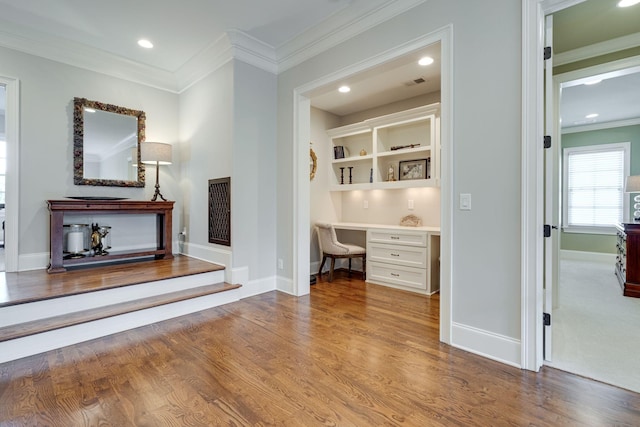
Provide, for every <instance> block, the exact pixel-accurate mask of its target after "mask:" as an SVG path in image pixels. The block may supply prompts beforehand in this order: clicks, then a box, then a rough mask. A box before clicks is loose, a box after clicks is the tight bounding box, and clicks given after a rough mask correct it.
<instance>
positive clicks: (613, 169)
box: [563, 142, 629, 233]
mask: <svg viewBox="0 0 640 427" xmlns="http://www.w3.org/2000/svg"><path fill="white" fill-rule="evenodd" d="M563 152H564V155H563V166H564V169H563V170H564V176H563V184H564V195H563V208H564V209H563V229H564V230H565V231H573V232H586V233H610V232H614V228H613V227H614V225H615V224H616V223H617V222H621V221H622V220H623V217H624V212H625V208H626V205H627V203H626V197H625V193H624V181H625V178H626V176H627V175H629V143H628V142H625V143H618V144H603V145H592V146H587V147H575V148H565V149H564V150H563Z"/></svg>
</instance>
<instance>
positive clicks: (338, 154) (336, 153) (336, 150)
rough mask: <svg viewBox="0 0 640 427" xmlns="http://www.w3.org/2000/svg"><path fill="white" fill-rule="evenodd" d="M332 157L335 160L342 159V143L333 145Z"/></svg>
mask: <svg viewBox="0 0 640 427" xmlns="http://www.w3.org/2000/svg"><path fill="white" fill-rule="evenodd" d="M333 158H334V159H336V160H338V159H344V147H343V146H342V145H336V146H335V147H333Z"/></svg>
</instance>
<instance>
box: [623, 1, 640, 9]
mask: <svg viewBox="0 0 640 427" xmlns="http://www.w3.org/2000/svg"><path fill="white" fill-rule="evenodd" d="M638 3H640V0H620V1H619V2H618V7H629V6H633V5H636V4H638Z"/></svg>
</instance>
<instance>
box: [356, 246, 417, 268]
mask: <svg viewBox="0 0 640 427" xmlns="http://www.w3.org/2000/svg"><path fill="white" fill-rule="evenodd" d="M367 257H368V261H369V262H376V261H377V262H386V263H390V264H394V265H405V266H407V267H417V268H427V248H424V247H415V246H400V245H388V244H384V243H369V246H368V247H367Z"/></svg>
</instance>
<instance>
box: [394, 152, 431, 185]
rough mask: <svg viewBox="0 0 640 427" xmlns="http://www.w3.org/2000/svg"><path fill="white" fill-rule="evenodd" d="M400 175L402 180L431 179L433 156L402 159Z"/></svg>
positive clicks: (399, 169) (399, 168)
mask: <svg viewBox="0 0 640 427" xmlns="http://www.w3.org/2000/svg"><path fill="white" fill-rule="evenodd" d="M398 176H399V179H400V181H409V180H413V179H429V178H430V177H431V157H428V158H426V159H416V160H404V161H400V164H399V167H398Z"/></svg>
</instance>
